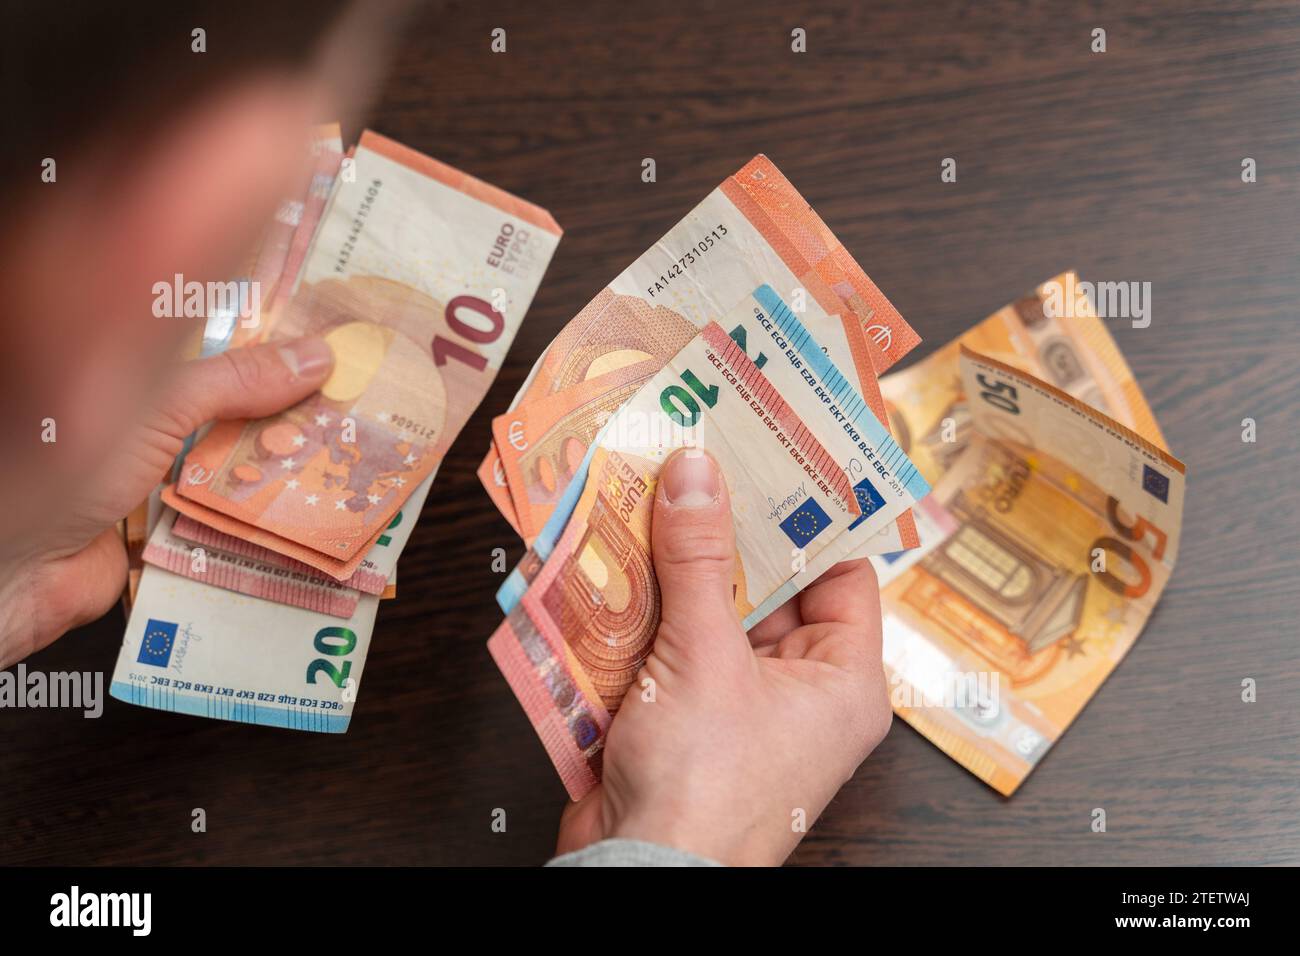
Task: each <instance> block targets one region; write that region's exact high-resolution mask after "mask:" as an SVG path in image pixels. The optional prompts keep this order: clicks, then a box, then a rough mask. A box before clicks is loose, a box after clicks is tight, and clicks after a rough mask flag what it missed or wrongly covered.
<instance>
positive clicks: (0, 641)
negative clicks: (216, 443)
mask: <svg viewBox="0 0 1300 956" xmlns="http://www.w3.org/2000/svg"><path fill="white" fill-rule="evenodd" d="M333 367H334V356H333V353H332V352H331V351H330V348H329V346H328V345H326V344H325V343H324V342H323V341H321V340H320V339H315V338H307V339H298V340H296V341H292V342H280V343H274V344H269V345H260V346H256V347H253V348H240V349H232V350H231V351H229V352H225V353H223V354H221V355H215V356H212V357H211V358H206V359H197V360H195V361H191V362H186V363H184V364H183V365H182V366H180V368H179V370H178V373H177V374H176V376H175V378H174V379H173V380H172V381H171V382H170V383H169V384H168V385H167V386H166V387H164V388H163V390H162V391H161V393H160V394H159V397H158V398H157V400H156V401H155V402H153V403H152V404H151V405H150V407H148V408H147V409H146V410H145V412H144V413H143V414H142V415H141V416H140V417H139V418H138V419H137V421H136V423H135V425H134V426H133V427H132V428H131V429H130V431H128V432H127V433H126V437H125V438H124V439H123V441H122V442H121V443H120V444H119V445H118V446H117V447H116V448H115V449H114V450H113V452H112V454H111V455H110V456H109V459H108V460H107V461H106V462H104V464H103V466H102V467H101V468H100V469H98V470H97V471H96V473H95V474H93V475H90V476H87V479H86V480H85V481H84V482H83V483H82V484H81V486H80V488H79V490H78V492H77V494H76V495H75V497H73V498H72V499H70V500H67V501H65V502H63V503H62V506H61V507H60V509H59V511H58V513H57V514H53V515H51V516H50V519H49V521H48V522H47V523H46V524H45V526H44V527H43V528H42V529H41V534H40V536H39V538H36V537H35V536H33V537H32V538H31V539H30V540H27V541H22V540H18V541H12V540H11V541H5V542H0V547H3V552H2V556H0V669H3V668H5V667H8V666H9V665H10V664H13V663H15V662H17V661H19V660H21V659H22V658H24V657H26V656H27V655H29V654H31V653H34V652H35V651H38V650H40V649H41V648H42V647H45V646H46V645H47V644H49V643H50V642H51V641H53V640H55V639H56V638H57V637H59V636H60V635H62V634H63V633H64V632H66V631H68V630H70V629H72V628H74V627H77V626H79V625H81V624H85V623H87V622H88V621H93V620H94V619H95V618H97V617H99V616H100V615H101V614H103V613H105V612H106V611H107V610H108V609H109V608H110V607H112V605H113V602H114V601H116V600H117V598H118V597H119V595H121V593H122V586H123V584H124V583H125V580H126V571H127V558H126V549H125V546H124V545H123V543H122V539H121V537H120V535H119V534H118V532H117V529H116V528H115V527H114V525H115V524H116V523H117V522H118V521H119V520H121V519H122V518H123V517H125V515H126V514H127V512H129V511H130V510H131V509H132V508H134V507H135V506H136V505H137V504H138V503H139V502H141V501H142V500H144V499H145V498H146V497H147V496H148V495H149V492H150V491H152V490H153V488H154V486H155V485H157V484H158V482H159V481H161V480H162V479H163V477H164V475H165V474H166V472H167V469H168V468H170V467H171V464H172V460H173V459H174V458H175V457H176V455H177V454H178V453H179V452H180V450H181V447H182V445H183V444H184V441H185V438H186V436H188V435H189V434H190V433H191V432H193V431H194V429H196V428H198V427H199V426H200V425H202V424H204V423H205V422H208V421H211V420H213V419H217V418H261V417H264V416H266V415H271V414H274V413H275V412H278V411H281V410H282V409H285V408H288V407H289V406H290V405H293V404H294V403H296V402H299V401H301V400H302V399H304V398H306V397H307V396H308V395H310V394H311V393H312V392H314V391H316V390H317V389H318V388H320V386H321V384H322V383H323V382H324V381H325V379H326V378H328V377H329V374H330V371H331V370H332V369H333Z"/></svg>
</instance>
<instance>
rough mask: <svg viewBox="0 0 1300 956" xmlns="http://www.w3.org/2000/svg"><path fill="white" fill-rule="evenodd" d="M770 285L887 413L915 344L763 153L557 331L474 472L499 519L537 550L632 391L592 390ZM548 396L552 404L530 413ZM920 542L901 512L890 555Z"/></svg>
mask: <svg viewBox="0 0 1300 956" xmlns="http://www.w3.org/2000/svg"><path fill="white" fill-rule="evenodd" d="M763 284H767V285H770V286H772V287H773V288H774V289H776V290H777V293H778V294H779V295H781V296H784V297H786V298H789V299H790V300H792V301H794V302H795V303H797V304H798V306H799V307H800V317H801V319H802V321H803V322H804V324H805V325H807V326H808V328H809V329H810V330H812V332H813V333H814V334H815V335H816V336H817V338H818V339H819V340H820V341H821V342H822V344H823V346H824V347H825V348H826V349H827V354H828V355H829V356H830V357H831V359H832V360H833V361H834V362H835V363H836V364H837V365H838V367H839V368H841V369H844V370H845V374H846V375H847V376H848V377H849V378H850V380H851V382H852V384H853V387H854V389H855V391H857V392H858V394H860V395H862V396H863V397H864V398H865V399H866V400H867V402H868V403H869V404H870V406H871V408H872V410H873V412H874V413H875V414H876V416H877V417H878V418H879V419H880V420H881V421H882V423H883V422H885V421H886V416H885V407H884V402H883V400H882V399H881V397H880V393H879V390H878V387H877V384H876V380H875V369H876V366H877V365H878V364H879V365H880V366H881V367H885V366H887V365H888V364H889V363H891V362H892V361H895V360H896V359H897V358H899V357H900V356H901V355H903V354H905V353H906V352H907V350H908V349H910V348H911V347H912V346H913V345H915V343H916V342H917V341H919V339H918V338H917V336H916V333H915V332H914V331H913V330H912V329H911V327H910V326H908V324H907V322H906V321H905V320H904V319H903V317H902V316H901V315H899V313H898V311H897V310H896V309H895V308H894V307H893V306H892V305H891V304H890V303H889V301H888V299H886V298H885V296H884V295H883V294H882V293H881V292H880V291H879V289H877V288H876V286H875V284H874V283H873V282H872V281H871V279H870V278H869V277H868V276H867V275H866V273H865V272H864V271H863V270H862V269H861V267H860V266H858V264H857V263H856V262H854V261H853V259H852V257H850V256H849V255H848V253H847V252H846V251H845V250H844V249H843V246H842V245H841V244H840V243H839V241H838V239H836V237H835V236H834V234H833V233H832V232H831V231H830V229H829V228H827V227H826V225H825V223H823V222H822V220H821V219H820V217H818V216H817V214H816V213H815V212H814V211H813V210H812V208H811V207H810V206H809V205H808V203H807V202H806V201H805V200H804V199H803V197H802V196H801V195H800V194H799V193H798V191H797V190H796V189H795V188H794V186H793V185H792V184H791V183H790V182H789V181H788V180H787V179H786V178H785V177H784V176H783V175H782V174H781V172H780V170H779V169H777V167H776V165H775V164H774V163H772V162H771V160H769V159H768V158H767V157H765V156H761V155H760V156H756V157H755V158H754V159H753V160H751V161H750V162H749V163H747V164H746V165H745V166H744V167H743V168H742V169H740V170H739V171H738V172H737V173H736V174H735V175H734V176H731V177H729V178H728V179H727V180H726V181H725V182H724V183H723V184H722V185H721V186H719V187H718V188H717V189H715V190H714V191H713V192H712V193H711V194H710V195H709V196H707V197H706V198H705V199H704V200H703V201H702V202H701V203H700V204H699V205H698V206H696V207H695V209H693V210H692V211H691V212H690V213H688V214H687V215H686V216H685V217H684V218H683V219H682V220H681V221H680V222H679V223H677V224H676V225H675V226H674V227H673V228H672V229H671V230H669V232H668V233H667V234H666V235H665V236H663V237H662V238H661V239H660V240H659V241H658V242H656V243H655V244H654V245H653V246H651V247H650V248H649V249H648V250H646V252H645V253H643V254H642V255H641V256H640V257H639V258H638V259H637V260H636V261H635V262H634V263H633V264H632V265H631V266H629V267H628V268H627V269H626V270H624V272H623V273H622V274H620V275H619V276H618V277H617V278H615V279H614V280H613V281H612V282H611V283H610V284H609V285H608V286H607V287H606V288H605V289H603V290H602V291H601V292H600V293H599V294H598V295H597V296H596V297H595V298H594V299H593V300H592V301H591V302H590V303H588V305H587V306H586V307H585V308H583V310H582V311H581V312H579V313H578V315H577V316H575V317H574V318H573V319H572V320H571V321H570V322H569V323H568V324H567V325H566V326H565V327H564V329H563V330H562V331H561V332H560V334H559V335H558V336H557V337H556V339H555V341H554V342H553V343H552V344H551V346H550V347H549V348H548V349H547V351H546V352H545V354H544V355H543V356H542V357H540V358H539V360H538V362H537V363H536V365H535V366H534V368H533V370H532V372H531V373H530V375H529V377H528V380H527V381H526V382H525V384H524V386H523V387H522V388H521V390H520V391H519V393H518V394H517V395H516V396H515V399H514V401H513V403H512V405H511V411H510V412H507V413H506V414H505V415H503V416H500V417H499V418H498V420H497V421H496V422H494V442H493V447H492V449H491V450H490V451H489V453H488V456H487V457H486V458H485V459H484V461H483V463H482V465H481V466H480V469H479V477H480V479H481V480H482V482H483V484H484V486H485V488H486V489H487V491H488V493H489V495H491V497H492V499H493V501H494V502H495V503H496V504H497V506H498V508H499V509H500V510H501V512H502V514H503V515H505V516H506V517H507V518H508V520H510V521H511V523H512V524H513V525H514V526H515V527H516V529H517V530H518V531H519V532H520V534H521V536H522V537H523V538H524V540H525V543H527V544H529V545H531V544H533V543H534V541H535V540H536V538H537V536H538V534H540V532H541V529H542V527H543V526H545V524H546V522H547V520H548V518H549V516H550V513H551V511H552V510H553V509H554V508H555V506H556V504H557V502H558V501H559V500H560V499H561V498H562V496H563V495H564V492H565V489H566V487H567V485H568V482H569V481H570V480H571V479H572V476H573V472H574V464H575V463H576V462H578V461H580V460H581V458H582V454H583V452H584V451H585V450H586V448H588V447H589V446H590V444H591V441H592V439H593V438H594V436H595V432H596V431H597V430H598V428H599V427H600V424H601V422H602V420H603V419H602V417H601V415H602V413H603V415H604V416H605V417H608V415H609V414H612V413H613V412H614V411H615V410H616V409H617V408H618V405H619V403H620V402H621V401H622V400H624V399H625V398H626V395H624V394H621V393H617V392H615V391H614V390H610V391H609V392H608V393H606V394H604V395H601V394H599V393H596V394H593V392H592V389H591V388H590V384H591V383H592V381H593V380H594V379H596V378H597V377H599V376H603V375H608V374H609V373H610V372H611V371H613V370H615V369H619V368H626V367H630V366H633V365H638V364H644V363H647V362H649V363H651V364H653V363H655V362H657V363H658V364H659V365H662V364H663V363H664V362H666V361H667V360H668V359H669V358H670V357H671V356H672V355H674V354H675V353H676V352H677V351H678V350H679V349H680V348H682V347H683V345H684V344H685V343H686V342H687V341H689V339H690V338H691V337H692V336H693V335H694V334H696V332H697V331H698V330H699V329H700V328H701V327H703V326H704V325H705V324H706V323H707V322H709V321H713V320H716V319H718V318H719V317H721V316H723V315H725V314H726V311H727V310H728V309H729V308H730V307H731V306H732V304H733V303H735V302H737V301H740V300H741V299H742V298H743V297H745V296H747V295H748V294H749V293H750V292H751V291H752V290H753V289H755V288H757V287H758V286H760V285H763ZM535 405H539V406H541V405H544V407H545V411H544V412H537V411H534V406H535ZM913 544H915V534H914V529H913V528H912V525H911V522H910V519H909V517H908V516H907V515H906V513H904V515H902V516H900V519H899V521H898V524H897V526H896V527H895V528H894V530H893V532H892V533H891V534H890V535H888V536H887V538H886V539H885V540H882V541H881V543H880V547H881V548H882V550H898V549H899V548H904V547H910V546H911V545H913Z"/></svg>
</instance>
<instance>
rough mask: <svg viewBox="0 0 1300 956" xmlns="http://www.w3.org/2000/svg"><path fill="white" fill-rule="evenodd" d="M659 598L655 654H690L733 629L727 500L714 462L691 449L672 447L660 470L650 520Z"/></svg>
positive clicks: (731, 540) (732, 542)
mask: <svg viewBox="0 0 1300 956" xmlns="http://www.w3.org/2000/svg"><path fill="white" fill-rule="evenodd" d="M650 540H651V546H652V549H653V553H654V563H655V576H656V577H657V578H658V580H659V593H660V599H661V610H660V623H659V634H658V637H657V638H656V639H655V654H656V655H657V656H660V657H664V656H665V655H666V654H670V653H674V652H677V653H681V654H687V655H690V654H694V653H696V652H697V650H698V649H700V648H705V647H708V646H710V645H713V646H716V641H713V640H710V639H712V638H716V637H717V636H718V635H719V633H726V632H728V631H735V632H736V633H737V634H738V635H740V637H739V639H738V642H737V644H738V646H739V645H740V643H742V642H743V643H744V646H745V649H746V650H748V644H747V642H744V632H743V631H741V629H740V624H739V621H738V620H737V618H736V606H735V598H734V596H733V593H732V575H733V573H734V569H735V553H736V545H735V534H734V532H733V529H732V524H731V499H730V497H729V496H728V494H727V483H726V482H725V481H723V479H722V473H721V472H720V471H719V469H718V465H717V462H715V461H714V460H713V457H712V456H711V455H709V454H708V453H707V452H704V451H701V450H699V449H695V448H687V449H681V450H679V451H676V452H674V453H673V454H672V456H671V457H669V459H668V461H667V463H666V464H665V465H664V467H663V470H662V471H661V472H660V474H659V483H658V487H657V488H656V489H655V502H654V518H653V520H652V523H651V526H650Z"/></svg>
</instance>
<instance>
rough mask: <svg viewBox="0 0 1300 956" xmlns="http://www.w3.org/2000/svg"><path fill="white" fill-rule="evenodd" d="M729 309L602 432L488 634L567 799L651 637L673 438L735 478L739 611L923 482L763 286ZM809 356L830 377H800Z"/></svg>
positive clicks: (576, 794)
mask: <svg viewBox="0 0 1300 956" xmlns="http://www.w3.org/2000/svg"><path fill="white" fill-rule="evenodd" d="M775 315H780V316H782V317H783V321H784V322H786V323H787V324H786V325H785V327H784V329H783V330H782V331H784V332H785V333H786V334H787V336H788V337H786V338H783V340H782V345H783V346H784V349H785V350H784V351H783V352H782V351H778V350H777V349H776V348H775V347H774V346H773V345H772V344H771V342H770V341H769V340H768V339H767V335H766V332H765V329H766V327H767V326H773V328H775V323H774V318H773V317H774V316H775ZM723 321H724V325H725V326H726V327H729V328H730V329H731V332H730V334H729V333H728V331H726V329H725V328H724V326H722V325H718V324H717V323H709V324H708V325H706V326H705V328H704V330H703V332H701V333H700V334H699V335H698V336H696V337H695V338H694V339H692V340H691V341H690V342H689V343H688V344H687V345H686V347H685V348H683V349H682V350H681V351H680V352H679V353H678V354H677V355H676V356H674V357H673V358H672V359H671V360H670V361H669V362H668V364H667V365H666V366H665V367H664V368H663V369H662V370H660V371H659V372H658V373H657V374H656V375H654V376H653V377H652V378H651V379H650V380H649V382H647V384H646V385H645V386H644V387H643V388H642V389H641V390H640V391H639V392H638V393H637V394H636V395H635V396H634V397H633V398H632V399H631V400H629V401H628V402H627V404H625V405H624V406H623V407H622V408H620V409H619V411H618V412H617V413H616V414H615V415H614V416H613V417H612V418H611V419H610V420H609V422H608V423H607V424H606V425H605V427H604V428H603V429H602V430H601V432H600V434H599V436H598V437H597V439H596V442H595V445H594V446H593V447H592V449H591V452H590V454H589V458H588V460H587V462H586V463H585V466H584V467H583V468H582V469H580V474H579V476H578V477H579V478H580V479H584V480H585V486H584V488H583V491H582V495H581V497H580V498H579V499H578V501H577V504H576V506H575V507H574V509H573V513H572V515H571V516H570V517H569V519H568V523H567V525H566V526H565V528H564V531H563V534H562V535H561V536H560V538H559V540H558V541H557V542H556V544H555V546H554V549H553V550H552V551H551V553H550V556H549V558H548V559H547V560H546V562H545V564H544V565H542V566H541V567H540V569H538V570H537V572H536V574H535V576H534V577H533V579H532V581H531V585H530V586H529V587H528V589H527V591H526V592H525V593H524V594H523V597H522V600H520V601H519V602H518V603H516V604H515V605H514V606H513V608H512V609H511V610H510V611H509V613H508V615H507V618H506V620H505V621H504V622H503V623H502V625H501V627H500V628H498V630H497V632H496V633H495V634H494V635H493V637H492V639H491V640H490V641H489V643H488V648H489V650H490V651H491V653H492V656H493V658H494V659H495V660H496V662H497V665H498V666H499V667H500V668H501V671H502V673H503V674H504V675H505V677H506V679H507V681H509V683H510V686H511V688H512V690H513V691H514V692H515V695H516V696H517V697H518V698H519V700H520V702H521V703H522V704H523V706H524V709H525V711H526V712H527V713H528V716H529V719H530V720H531V722H532V724H533V726H534V728H535V729H536V730H537V733H538V735H539V736H540V737H541V739H542V742H543V744H544V745H545V747H546V750H547V753H548V754H549V755H550V757H551V760H552V761H553V762H554V764H555V766H556V768H557V770H558V771H559V773H560V776H561V778H562V779H563V780H564V783H565V786H566V788H567V789H568V791H569V794H570V796H572V797H573V798H574V799H579V798H581V796H582V795H583V794H584V793H586V792H587V791H588V790H589V789H590V788H591V787H592V786H594V784H595V783H596V782H597V781H598V780H599V779H600V770H601V752H602V748H603V741H604V735H605V732H606V730H607V728H608V726H609V722H610V720H611V719H612V715H613V714H614V713H615V712H616V711H617V709H618V707H619V704H620V702H621V700H622V698H623V695H624V694H625V693H626V691H627V689H628V687H629V686H630V685H631V683H632V681H633V680H634V678H635V675H636V673H637V670H638V669H639V668H640V666H641V664H642V662H643V661H644V660H645V658H646V656H647V655H648V654H649V653H650V650H651V647H652V644H653V639H654V634H655V630H656V628H657V626H658V622H659V594H658V588H657V585H656V582H655V576H654V569H653V564H652V560H651V552H650V518H651V513H652V508H653V496H654V489H655V484H656V481H657V478H658V474H659V470H660V468H661V466H662V464H663V461H664V460H665V459H666V458H667V456H668V454H669V453H670V452H671V451H672V450H673V449H675V448H679V447H683V446H694V447H703V448H706V449H707V450H708V451H709V452H710V453H712V454H713V455H714V457H715V458H716V459H717V460H718V462H719V464H720V466H721V470H722V473H723V475H724V476H725V479H726V481H727V483H728V489H729V492H730V498H731V508H732V514H733V517H734V521H735V528H736V548H737V555H736V564H735V580H734V588H735V600H736V606H737V609H738V611H739V612H740V614H741V615H742V617H747V616H748V615H750V614H751V612H754V611H755V609H756V608H758V606H759V605H760V604H761V603H762V602H763V601H764V600H765V599H766V598H768V597H769V596H770V595H772V594H774V593H776V592H777V591H778V589H780V588H781V587H782V586H783V585H784V584H786V583H787V582H788V581H790V580H791V579H792V578H794V577H797V576H799V575H800V574H801V573H802V572H803V568H804V567H805V566H806V563H807V562H808V561H811V560H813V559H815V557H816V556H817V555H818V554H819V553H821V552H822V551H823V550H824V549H826V548H828V547H832V546H833V545H834V543H835V542H836V541H837V540H838V539H839V538H840V537H841V536H842V535H843V534H844V533H845V532H847V531H848V530H849V528H851V527H853V526H854V525H855V524H859V523H861V522H864V521H865V522H867V523H870V524H872V525H873V526H874V527H882V526H884V525H885V524H887V523H889V522H890V521H892V520H893V519H894V518H895V517H897V515H898V514H899V513H900V512H901V511H902V510H904V509H905V508H907V507H908V506H909V505H910V504H911V503H912V502H913V501H914V500H915V498H916V497H917V496H919V495H921V494H924V493H925V485H924V481H923V480H921V479H920V476H919V474H917V473H916V472H915V469H913V468H912V467H911V463H910V462H908V461H907V458H906V456H905V455H904V454H903V453H902V452H901V451H900V450H899V449H898V448H897V447H896V446H895V445H894V444H893V442H892V441H891V440H890V439H889V437H888V433H887V432H885V430H884V428H883V426H881V425H880V424H879V423H878V422H876V421H875V419H874V418H873V417H871V416H870V413H869V412H868V413H865V417H863V415H862V412H863V409H864V405H863V402H862V399H861V398H860V397H859V396H857V395H856V393H855V392H854V391H853V390H852V389H851V388H849V387H847V383H846V381H845V380H844V378H843V376H840V375H839V373H838V372H837V371H836V370H835V369H834V367H833V366H831V365H830V363H829V360H828V359H826V357H825V354H824V353H823V352H822V351H821V346H820V345H819V344H818V343H817V341H816V340H815V339H813V338H812V337H811V336H810V335H808V334H807V333H806V330H803V329H802V327H801V326H799V324H798V322H797V321H796V320H795V319H794V317H793V314H792V313H790V311H789V310H788V309H787V308H785V306H784V304H783V303H781V302H780V300H779V299H778V298H777V297H776V295H775V293H774V292H773V291H772V290H771V289H770V288H769V287H763V288H760V289H759V290H757V291H755V292H754V293H753V295H752V296H751V297H749V298H747V299H746V300H745V301H743V302H742V303H741V304H740V305H739V306H738V307H737V309H735V310H733V311H732V312H731V313H729V314H728V315H727V316H726V317H725V318H724V320H723ZM759 361H762V362H763V363H764V365H763V368H765V369H767V370H769V371H770V372H772V373H773V374H774V376H777V377H775V378H772V379H769V377H768V376H767V375H765V374H764V372H763V371H762V370H760V368H759V365H758V364H757V363H758V362H759ZM813 363H816V364H817V366H818V368H817V372H818V374H819V375H820V376H822V377H823V379H824V381H825V382H826V387H825V388H820V387H817V386H816V385H811V386H810V385H809V384H808V383H807V381H806V380H805V379H804V378H803V377H802V376H801V375H800V369H801V368H804V367H806V366H807V365H810V364H813ZM777 373H779V375H777ZM778 379H779V380H780V381H781V382H782V385H781V388H780V389H778V387H777V386H776V384H775V382H776V381H777V380H778ZM832 389H835V390H836V394H835V396H834V397H833V398H832V397H831V396H830V394H829V391H830V390H832ZM856 421H865V422H869V423H870V426H868V427H866V428H862V427H858V426H857V424H856ZM854 461H857V462H858V463H860V464H866V465H867V467H868V469H869V473H870V476H871V478H870V481H868V480H867V479H866V478H862V477H859V478H857V479H852V478H850V475H851V474H854V473H855V469H854V467H852V464H851V463H852V462H854ZM857 473H858V474H859V475H860V474H861V472H860V470H858V471H857ZM855 480H856V483H855ZM873 485H874V487H872V486H873ZM868 488H870V491H868V490H867V489H868Z"/></svg>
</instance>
